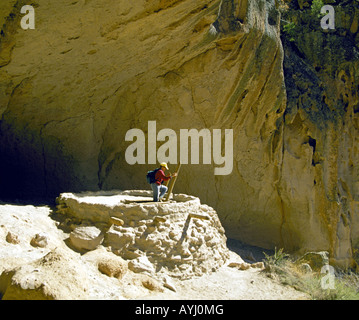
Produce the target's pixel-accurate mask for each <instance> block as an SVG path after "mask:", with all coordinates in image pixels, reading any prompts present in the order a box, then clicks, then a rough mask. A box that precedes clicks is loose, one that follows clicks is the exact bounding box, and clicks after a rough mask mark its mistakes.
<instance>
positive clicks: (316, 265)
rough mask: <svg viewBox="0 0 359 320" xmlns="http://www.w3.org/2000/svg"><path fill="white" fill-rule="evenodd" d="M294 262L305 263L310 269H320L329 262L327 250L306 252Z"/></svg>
mask: <svg viewBox="0 0 359 320" xmlns="http://www.w3.org/2000/svg"><path fill="white" fill-rule="evenodd" d="M296 262H297V263H301V264H302V263H307V264H309V266H310V268H311V269H312V270H314V271H320V270H321V268H322V267H324V266H325V265H327V264H329V253H328V252H327V251H319V252H307V253H306V254H304V255H303V256H302V257H300V258H299V259H298V260H297V261H296Z"/></svg>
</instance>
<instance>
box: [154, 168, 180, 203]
mask: <svg viewBox="0 0 359 320" xmlns="http://www.w3.org/2000/svg"><path fill="white" fill-rule="evenodd" d="M166 170H168V166H167V163H165V162H162V163H161V164H160V167H159V168H158V169H156V170H154V171H156V173H155V177H154V181H151V187H152V190H153V201H154V202H158V201H160V200H161V199H162V198H163V196H164V195H165V193H166V192H167V187H166V186H164V185H162V183H163V181H167V180H169V179H171V178H172V177H175V176H176V175H177V173H173V174H171V175H168V176H166V175H165V171H166Z"/></svg>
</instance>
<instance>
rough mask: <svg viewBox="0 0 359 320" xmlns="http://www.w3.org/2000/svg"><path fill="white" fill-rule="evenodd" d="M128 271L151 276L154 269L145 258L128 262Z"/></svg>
mask: <svg viewBox="0 0 359 320" xmlns="http://www.w3.org/2000/svg"><path fill="white" fill-rule="evenodd" d="M128 269H130V270H131V271H133V272H136V273H148V274H153V273H154V272H155V268H154V266H153V264H152V263H151V262H150V261H149V260H148V258H147V257H146V256H142V257H138V258H136V259H133V260H131V261H129V262H128Z"/></svg>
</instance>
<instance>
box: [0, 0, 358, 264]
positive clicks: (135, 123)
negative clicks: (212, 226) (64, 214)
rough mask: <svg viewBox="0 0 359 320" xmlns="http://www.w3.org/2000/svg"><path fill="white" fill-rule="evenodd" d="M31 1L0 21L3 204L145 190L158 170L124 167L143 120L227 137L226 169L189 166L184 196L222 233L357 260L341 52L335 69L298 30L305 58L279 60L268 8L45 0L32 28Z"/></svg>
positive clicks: (351, 119) (352, 120)
mask: <svg viewBox="0 0 359 320" xmlns="http://www.w3.org/2000/svg"><path fill="white" fill-rule="evenodd" d="M22 4H23V3H22V2H21V1H18V2H16V3H15V1H7V5H8V7H7V9H6V8H5V7H4V8H5V9H6V10H5V9H4V12H3V10H2V11H1V15H2V17H4V16H7V17H8V18H7V20H6V23H5V26H6V27H4V28H3V36H2V38H1V51H0V58H1V64H0V65H1V68H0V77H1V81H0V82H1V83H0V88H1V90H0V114H1V123H0V132H1V137H0V150H1V159H0V161H1V176H2V179H1V187H0V190H1V194H2V195H3V196H4V197H6V196H8V197H12V198H14V197H15V198H24V197H29V198H34V197H37V196H48V197H55V196H57V195H58V194H59V193H60V192H64V191H65V192H67V191H81V190H99V189H104V190H110V189H114V188H115V189H119V188H121V189H143V188H145V187H147V185H146V181H145V179H144V173H145V172H146V171H147V170H149V169H150V168H151V167H153V165H152V166H151V165H135V166H131V165H129V164H128V163H127V162H126V160H125V151H126V148H127V147H128V146H129V142H126V141H125V134H126V132H127V131H128V130H129V129H131V128H139V129H141V130H143V131H144V132H146V133H147V124H148V121H149V120H152V121H156V125H157V130H160V129H163V128H171V129H173V130H174V131H175V132H176V133H179V130H180V129H184V128H186V129H187V128H188V129H190V128H196V129H198V130H199V129H202V128H208V129H211V130H212V129H222V130H225V129H233V132H234V164H233V171H232V173H231V174H230V175H227V176H215V175H214V174H213V167H214V166H213V164H212V165H200V164H199V165H183V166H182V169H181V174H180V177H179V179H178V180H177V184H176V192H184V193H187V194H193V195H196V196H198V197H200V198H201V201H202V202H203V203H207V204H209V205H211V206H212V207H214V208H215V209H216V210H217V212H218V214H219V216H220V219H221V222H222V224H223V226H224V228H225V229H226V233H227V235H228V236H229V237H234V238H237V239H240V240H243V241H245V242H248V243H250V244H254V245H258V246H263V247H265V248H273V247H274V246H277V247H279V246H280V247H284V248H286V249H287V250H291V251H296V250H303V251H305V250H329V251H330V253H331V254H332V256H333V257H336V258H337V259H338V260H342V261H344V262H345V263H348V262H350V261H351V260H350V258H351V256H352V252H351V251H352V244H353V245H356V243H357V242H358V222H357V221H356V220H357V218H356V215H355V214H356V213H357V212H358V202H357V201H358V199H357V197H358V190H359V177H358V167H357V161H356V160H357V158H358V152H357V146H356V145H357V138H356V137H357V136H358V135H357V134H356V133H357V130H358V113H357V111H358V110H357V109H358V93H357V92H358V87H357V85H358V78H357V77H358V66H357V62H356V60H355V57H352V58H348V56H346V55H345V54H344V56H340V55H339V52H338V54H337V55H336V56H337V59H336V60H335V62H333V65H332V69H330V72H329V70H327V68H323V67H322V64H324V62H323V61H324V60H323V59H322V57H323V56H325V54H329V53H328V52H331V53H330V56H328V58H327V59H326V60H331V59H332V58H333V57H332V52H333V50H332V49H331V48H327V47H326V46H325V45H322V43H323V42H325V41H327V39H328V38H329V37H333V39H339V38H338V37H341V36H340V35H338V34H331V33H328V34H326V33H323V32H322V31H320V30H318V31H317V32H316V33H315V35H312V34H311V33H307V34H304V33H303V35H300V36H298V41H297V49H298V48H300V49H299V52H300V54H299V53H298V51H296V50H297V49H293V48H292V47H291V46H289V45H288V46H286V45H285V48H286V51H285V53H286V54H285V57H284V53H283V47H282V42H281V39H280V13H279V11H278V9H277V8H276V4H275V1H274V0H273V1H264V0H259V1H250V0H247V1H245V0H236V1H235V0H223V1H221V2H220V1H211V0H201V1H198V0H182V1H175V0H173V1H151V2H148V1H136V2H133V3H132V2H126V1H116V2H115V3H114V2H111V1H102V2H101V3H99V2H97V1H86V0H81V1H66V0H62V1H57V2H56V3H52V2H51V3H48V1H44V0H38V1H37V2H36V6H35V7H36V9H35V10H36V29H35V30H27V31H24V30H21V29H20V27H19V19H20V17H21V16H20V14H19V9H20V8H21V5H22ZM13 5H15V7H14V6H13ZM6 12H7V13H6ZM11 12H12V14H11V15H10V13H11ZM348 14H349V13H348ZM348 14H347V12H344V11H343V14H342V16H343V17H347V16H348ZM349 16H350V17H348V18H345V19H344V18H343V19H342V20H343V21H346V23H347V24H345V25H343V27H342V28H343V30H347V25H348V26H349V24H348V23H349V22H348V21H349V20H350V19H352V21H353V23H354V20H355V17H354V16H353V14H352V13H350V14H349ZM349 29H350V32H352V34H353V38H354V39H355V35H356V34H357V28H355V25H354V27H352V25H350V27H349ZM338 32H339V31H338ZM348 32H349V31H348ZM311 36H315V37H316V38H315V39H314V40H315V41H317V40H318V41H319V40H320V41H322V42H315V41H314V42H313V41H312V38H310V37H311ZM342 37H344V36H342ZM310 43H316V44H317V47H318V48H321V50H322V51H318V50H319V49H318V50H316V51H314V52H312V51H311V50H310V49H308V48H306V46H308V45H309V44H310ZM329 49H330V50H329ZM345 52H346V51H345ZM284 58H285V59H284ZM283 59H284V60H285V61H284V62H285V63H284V68H283ZM338 62H340V63H338ZM315 67H317V68H316V69H315ZM320 68H321V69H320ZM318 70H319V71H318ZM284 72H285V73H284ZM299 73H300V74H299ZM284 75H285V76H284ZM287 96H288V101H287ZM338 101H339V102H338ZM318 102H319V103H320V104H318ZM337 103H339V104H340V107H339V108H337ZM339 109H340V110H342V111H341V112H339V111H338V110H339ZM159 146H160V144H158V145H157V147H159ZM146 151H147V150H146ZM171 167H174V165H172V166H171Z"/></svg>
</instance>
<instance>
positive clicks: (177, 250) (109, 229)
mask: <svg viewBox="0 0 359 320" xmlns="http://www.w3.org/2000/svg"><path fill="white" fill-rule="evenodd" d="M57 213H60V214H62V215H64V219H63V222H62V227H67V228H71V229H70V230H71V233H70V238H69V241H68V242H69V243H68V245H69V246H70V247H71V248H73V249H74V250H75V251H78V252H87V251H89V250H94V249H95V248H96V247H97V246H98V245H100V244H101V245H102V246H104V247H106V248H107V249H108V250H111V251H112V252H113V253H115V254H116V255H119V256H120V257H122V258H124V259H126V260H128V268H129V269H132V270H133V271H135V272H144V273H149V274H151V275H154V274H157V275H158V274H167V275H169V276H171V277H176V278H180V279H186V278H189V277H192V276H200V275H202V274H203V273H207V272H212V271H216V270H217V269H218V268H219V267H221V266H222V265H223V264H225V263H226V261H227V260H228V258H229V250H228V248H227V245H226V240H227V239H226V236H225V231H224V229H223V227H222V225H221V222H220V220H219V218H218V216H217V213H216V211H215V210H214V209H213V208H211V207H209V206H207V205H204V204H201V203H200V199H199V198H196V197H193V196H189V195H184V194H174V195H172V198H171V200H170V201H168V202H153V201H152V192H151V191H144V190H128V191H100V192H84V193H78V194H73V193H63V194H61V195H60V196H59V197H58V198H57Z"/></svg>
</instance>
